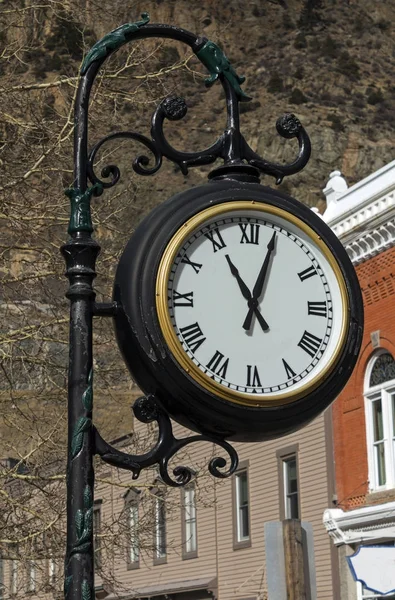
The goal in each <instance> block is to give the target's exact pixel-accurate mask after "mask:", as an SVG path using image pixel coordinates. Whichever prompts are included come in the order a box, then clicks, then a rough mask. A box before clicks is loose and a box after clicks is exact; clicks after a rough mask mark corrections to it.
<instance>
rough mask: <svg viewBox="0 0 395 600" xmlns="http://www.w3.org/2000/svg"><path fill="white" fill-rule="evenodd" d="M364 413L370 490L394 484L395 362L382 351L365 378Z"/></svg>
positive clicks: (391, 486)
mask: <svg viewBox="0 0 395 600" xmlns="http://www.w3.org/2000/svg"><path fill="white" fill-rule="evenodd" d="M365 414H366V435H367V447H368V465H369V483H370V489H371V491H377V490H385V489H388V488H393V487H395V361H394V359H393V357H392V356H391V354H389V353H388V352H384V353H383V352H382V353H380V354H378V355H376V356H374V357H373V359H372V360H371V361H370V363H369V365H368V368H367V371H366V377H365Z"/></svg>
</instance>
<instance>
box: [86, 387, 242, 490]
mask: <svg viewBox="0 0 395 600" xmlns="http://www.w3.org/2000/svg"><path fill="white" fill-rule="evenodd" d="M133 412H134V414H135V416H136V418H137V419H138V420H139V421H141V422H142V423H152V422H154V421H156V422H157V424H158V438H157V441H156V443H155V445H154V447H153V448H152V449H151V450H150V451H149V452H146V453H145V454H141V455H138V456H137V455H132V454H128V453H126V452H122V451H121V450H118V449H117V448H114V447H113V446H111V445H110V444H108V443H107V442H106V441H105V440H104V439H103V438H102V437H101V435H100V434H99V432H98V431H97V429H96V428H95V427H94V440H95V454H98V455H99V456H100V457H101V458H102V460H104V461H105V462H107V463H108V464H110V465H113V466H115V467H120V468H122V469H126V470H129V471H132V473H133V479H137V478H138V477H139V475H140V472H141V471H142V470H143V469H145V468H147V467H150V466H153V465H155V464H157V465H158V468H159V473H160V476H161V479H162V480H163V482H164V483H166V484H167V485H169V486H172V487H181V486H184V485H186V484H187V483H189V482H190V481H191V479H192V477H193V476H194V471H193V469H192V468H191V467H187V466H183V465H180V466H177V467H175V468H173V470H172V475H173V476H172V475H171V474H170V473H169V462H170V460H171V459H172V458H173V457H175V455H176V454H177V453H178V452H179V451H180V450H181V449H182V448H185V447H186V446H188V445H190V444H193V443H196V442H210V443H213V444H216V445H217V446H220V447H221V448H222V449H223V450H225V452H226V453H227V454H228V457H229V465H228V460H226V459H225V458H223V457H222V456H217V457H214V458H212V459H211V460H210V462H209V465H208V468H209V471H210V473H211V475H213V476H214V477H217V478H220V479H225V478H227V477H230V476H231V475H232V474H233V473H234V472H235V470H236V469H237V465H238V456H237V452H236V450H235V449H234V448H233V447H232V446H231V445H230V444H228V443H227V442H225V441H224V440H222V439H219V438H215V437H212V436H207V435H194V436H191V437H188V438H183V439H178V438H176V437H174V435H173V428H172V424H171V421H170V418H169V416H168V415H167V413H166V412H165V411H164V409H163V408H162V406H161V404H160V402H159V400H158V399H157V398H156V397H155V396H143V397H141V398H138V399H137V400H136V402H135V404H134V406H133Z"/></svg>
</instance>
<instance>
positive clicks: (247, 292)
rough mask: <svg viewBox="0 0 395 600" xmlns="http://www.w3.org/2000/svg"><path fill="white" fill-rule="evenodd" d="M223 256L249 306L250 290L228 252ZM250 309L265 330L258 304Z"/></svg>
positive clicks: (267, 326) (266, 327)
mask: <svg viewBox="0 0 395 600" xmlns="http://www.w3.org/2000/svg"><path fill="white" fill-rule="evenodd" d="M225 258H226V260H227V262H228V265H229V268H230V272H231V273H232V275H233V276H234V277H235V279H236V281H237V283H238V284H239V288H240V291H241V293H242V294H243V297H244V298H245V299H246V300H247V301H248V306H250V302H251V298H252V296H251V292H250V290H249V289H248V287H247V286H246V284H245V283H244V281H243V280H242V278H241V277H240V275H239V271H238V269H237V267H235V265H234V264H233V263H232V261H231V260H230V257H229V254H225ZM252 310H253V312H254V314H255V316H256V318H257V319H258V322H259V324H260V326H261V327H262V329H263V331H267V330H268V329H269V325H268V324H267V323H266V321H265V319H264V318H263V317H262V315H261V313H260V312H259V309H258V306H255V307H254V308H253V309H252Z"/></svg>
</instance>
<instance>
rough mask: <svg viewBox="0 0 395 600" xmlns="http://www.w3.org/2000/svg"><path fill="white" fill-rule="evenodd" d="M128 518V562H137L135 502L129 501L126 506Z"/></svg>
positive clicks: (136, 512) (136, 515) (137, 536)
mask: <svg viewBox="0 0 395 600" xmlns="http://www.w3.org/2000/svg"><path fill="white" fill-rule="evenodd" d="M128 519H129V547H128V555H129V563H130V564H131V565H133V564H137V563H138V562H139V560H140V544H139V532H138V528H139V506H138V503H137V502H130V504H129V506H128Z"/></svg>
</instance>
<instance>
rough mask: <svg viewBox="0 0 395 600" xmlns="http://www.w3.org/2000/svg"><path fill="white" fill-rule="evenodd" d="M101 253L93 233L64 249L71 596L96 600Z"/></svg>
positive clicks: (74, 239) (67, 565) (67, 563)
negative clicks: (95, 385)
mask: <svg viewBox="0 0 395 600" xmlns="http://www.w3.org/2000/svg"><path fill="white" fill-rule="evenodd" d="M99 251H100V247H99V245H98V244H97V243H96V242H95V241H94V240H92V238H91V237H90V233H86V232H82V233H77V234H75V235H74V236H73V237H72V238H71V239H69V241H68V242H67V243H66V244H65V245H64V246H63V247H62V254H63V256H64V258H65V261H66V265H67V270H66V276H67V277H68V279H69V282H70V286H69V289H68V292H67V294H66V295H67V297H68V298H69V300H70V355H69V375H68V377H69V381H68V459H67V550H66V561H65V598H67V600H81V599H82V600H93V598H94V555H93V552H94V549H93V488H94V470H93V430H92V405H93V392H92V376H93V372H92V317H93V305H94V299H95V293H94V291H93V287H92V282H93V279H94V277H95V275H96V273H95V262H96V257H97V255H98V253H99Z"/></svg>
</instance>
